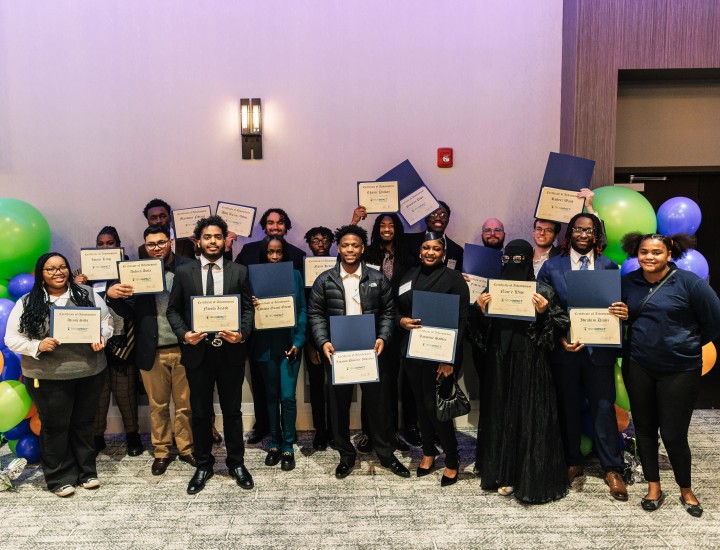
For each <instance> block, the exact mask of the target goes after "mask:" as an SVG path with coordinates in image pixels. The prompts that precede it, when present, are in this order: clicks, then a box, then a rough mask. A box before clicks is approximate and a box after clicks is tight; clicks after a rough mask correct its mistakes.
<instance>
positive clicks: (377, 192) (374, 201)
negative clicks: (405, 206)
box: [358, 181, 400, 214]
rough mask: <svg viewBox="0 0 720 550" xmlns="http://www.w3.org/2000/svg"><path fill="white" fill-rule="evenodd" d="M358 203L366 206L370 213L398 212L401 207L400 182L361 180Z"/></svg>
mask: <svg viewBox="0 0 720 550" xmlns="http://www.w3.org/2000/svg"><path fill="white" fill-rule="evenodd" d="M358 205H359V206H364V207H365V208H366V210H367V213H368V214H382V213H388V212H397V211H398V210H399V209H400V205H399V199H398V182H396V181H359V182H358Z"/></svg>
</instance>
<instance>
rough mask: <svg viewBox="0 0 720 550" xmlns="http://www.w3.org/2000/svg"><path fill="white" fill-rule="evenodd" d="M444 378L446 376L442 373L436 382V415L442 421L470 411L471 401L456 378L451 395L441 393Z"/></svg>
mask: <svg viewBox="0 0 720 550" xmlns="http://www.w3.org/2000/svg"><path fill="white" fill-rule="evenodd" d="M444 380H445V377H444V376H442V375H441V376H440V378H438V380H437V383H436V384H435V415H436V416H437V419H438V420H439V421H440V422H446V421H447V420H452V419H453V418H457V417H458V416H463V415H466V414H467V413H469V412H470V401H468V398H467V397H466V396H465V394H464V393H463V392H462V390H461V389H460V386H459V385H458V383H457V379H454V382H453V392H452V394H451V395H450V396H449V397H442V396H441V395H440V387H441V386H442V383H443V381H444Z"/></svg>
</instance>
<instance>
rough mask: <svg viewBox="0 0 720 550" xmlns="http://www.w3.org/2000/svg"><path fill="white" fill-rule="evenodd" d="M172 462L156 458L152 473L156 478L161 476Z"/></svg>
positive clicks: (151, 469) (151, 468)
mask: <svg viewBox="0 0 720 550" xmlns="http://www.w3.org/2000/svg"><path fill="white" fill-rule="evenodd" d="M171 462H172V458H156V459H155V460H153V463H152V466H151V467H150V472H151V473H152V475H154V476H161V475H163V474H164V473H165V471H166V470H167V468H168V466H169V465H170V463H171Z"/></svg>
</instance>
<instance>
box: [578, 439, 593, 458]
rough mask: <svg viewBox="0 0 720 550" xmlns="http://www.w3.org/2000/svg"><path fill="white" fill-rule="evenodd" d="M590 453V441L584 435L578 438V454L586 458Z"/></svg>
mask: <svg viewBox="0 0 720 550" xmlns="http://www.w3.org/2000/svg"><path fill="white" fill-rule="evenodd" d="M590 451H592V439H590V438H589V437H588V436H586V435H585V434H582V435H581V436H580V452H581V453H582V455H583V456H587V455H589V454H590Z"/></svg>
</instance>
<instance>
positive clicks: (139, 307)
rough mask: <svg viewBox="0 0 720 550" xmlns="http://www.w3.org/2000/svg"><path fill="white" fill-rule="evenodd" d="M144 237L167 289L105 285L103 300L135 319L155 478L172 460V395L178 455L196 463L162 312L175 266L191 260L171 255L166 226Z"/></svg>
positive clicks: (182, 380)
mask: <svg viewBox="0 0 720 550" xmlns="http://www.w3.org/2000/svg"><path fill="white" fill-rule="evenodd" d="M143 237H144V238H145V244H144V245H143V246H144V247H145V250H146V251H147V254H148V256H149V257H150V258H158V259H161V260H162V261H163V266H164V268H165V283H166V287H167V290H166V291H165V292H162V293H160V294H141V295H139V296H134V295H133V288H132V286H130V285H122V284H116V285H113V286H111V287H110V288H109V289H108V296H109V297H110V299H109V300H108V303H109V305H110V307H112V308H113V309H114V310H115V311H117V312H118V313H119V314H120V315H122V316H124V317H131V318H133V319H134V320H135V327H136V330H135V335H136V342H135V362H136V364H137V367H138V368H139V369H140V376H141V377H142V381H143V385H144V386H145V391H147V395H148V404H149V406H150V438H151V440H152V444H153V446H154V447H155V460H154V461H153V463H152V466H151V467H150V471H151V473H152V474H153V475H156V476H157V475H162V474H164V473H165V471H166V470H167V467H168V465H169V464H170V462H172V460H173V458H172V457H171V455H170V447H171V446H172V439H173V437H172V436H173V423H172V422H171V419H170V399H171V398H172V400H173V401H174V403H175V422H174V428H175V444H176V446H177V449H178V453H179V457H178V458H179V459H180V460H181V461H183V462H186V463H188V464H190V465H191V466H193V467H195V466H197V462H196V461H195V458H194V456H193V438H192V427H191V425H190V388H189V387H188V381H187V377H186V372H185V367H184V366H183V365H182V363H181V362H180V345H179V343H178V338H177V336H176V335H175V333H174V332H173V330H172V328H171V327H170V323H169V322H168V320H167V318H166V316H165V314H166V312H167V306H168V301H169V297H170V290H171V289H172V286H173V279H174V277H175V269H176V268H177V267H178V266H181V265H183V264H187V263H191V260H189V259H187V258H183V257H180V256H177V255H176V254H174V253H173V251H172V244H173V240H172V239H171V238H170V231H169V229H168V226H167V225H151V226H149V227H148V228H147V229H145V231H144V233H143Z"/></svg>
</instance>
